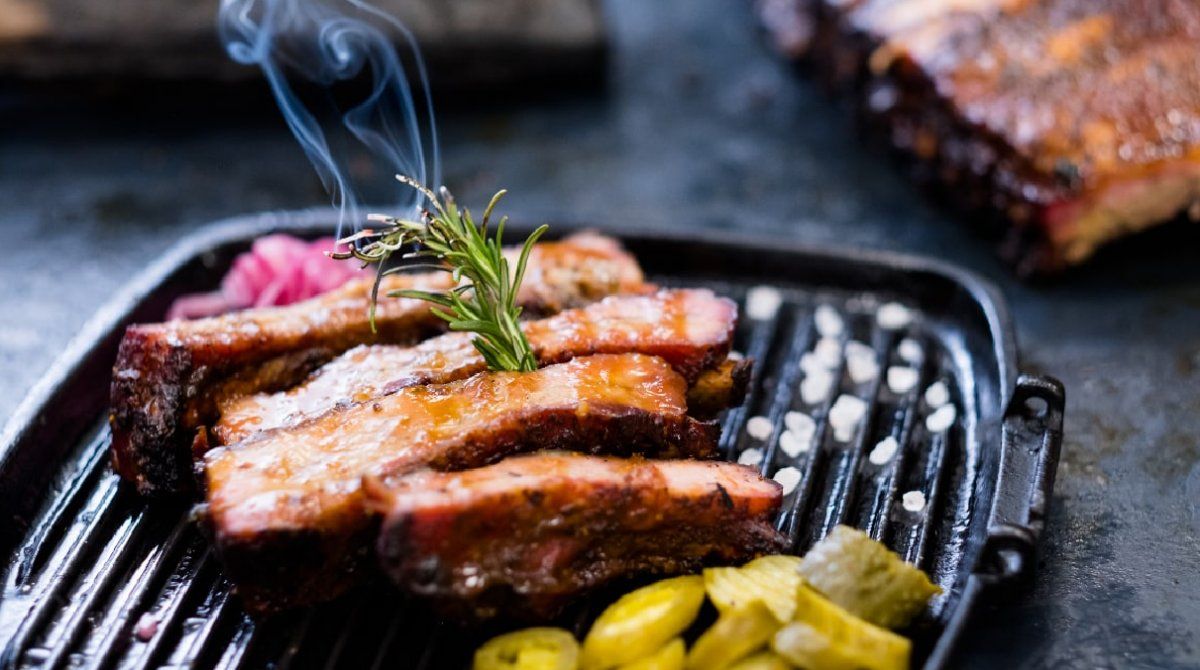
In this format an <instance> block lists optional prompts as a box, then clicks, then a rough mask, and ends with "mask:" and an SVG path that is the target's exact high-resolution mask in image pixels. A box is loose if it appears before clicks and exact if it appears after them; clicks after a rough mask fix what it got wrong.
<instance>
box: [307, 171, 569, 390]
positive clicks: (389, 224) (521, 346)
mask: <svg viewBox="0 0 1200 670" xmlns="http://www.w3.org/2000/svg"><path fill="white" fill-rule="evenodd" d="M396 179H398V180H400V181H401V182H402V183H404V184H407V185H409V186H411V187H413V188H415V189H417V190H418V191H419V192H420V193H421V194H422V195H424V196H425V197H426V198H427V199H428V200H429V202H430V203H431V205H432V207H433V209H432V211H431V210H429V209H426V210H424V211H423V212H422V215H423V216H422V218H423V220H422V221H412V220H409V219H403V218H397V217H391V216H386V215H383V214H372V215H370V216H369V217H368V218H369V219H370V220H371V221H377V222H380V223H383V224H385V227H383V228H381V229H379V230H373V229H368V230H363V231H361V232H359V233H357V234H354V235H351V236H349V237H346V238H344V239H342V240H339V241H338V246H339V247H340V246H342V245H346V246H347V247H348V250H347V251H335V252H332V253H330V256H332V257H333V258H336V259H339V260H346V259H350V258H356V259H358V260H360V261H362V262H363V267H366V266H367V265H371V264H375V265H377V266H378V267H379V271H378V272H377V273H376V275H375V285H374V286H373V287H372V288H371V307H370V320H371V330H372V331H374V330H375V306H376V302H377V299H378V293H379V285H380V282H382V281H383V277H384V276H385V275H389V274H394V273H398V272H406V271H408V270H412V269H414V268H433V269H438V270H445V271H447V272H449V273H451V276H452V277H453V279H454V282H455V287H454V288H452V289H450V290H448V291H445V292H432V291H422V290H417V289H403V290H398V291H392V292H390V293H388V296H389V297H393V298H416V299H418V300H426V301H428V302H431V303H434V305H436V306H435V307H433V308H431V311H432V312H433V313H434V314H435V315H436V316H437V317H438V318H441V319H443V320H445V321H446V322H447V323H448V324H449V325H450V330H456V331H466V332H472V333H475V338H474V339H473V340H472V343H473V344H474V345H475V349H476V350H478V351H479V353H480V354H481V355H482V356H483V359H484V361H486V362H487V366H488V368H489V369H491V370H510V371H514V372H531V371H533V370H536V369H537V359H536V358H535V357H534V355H533V351H532V350H531V349H530V347H529V340H527V339H525V333H524V332H523V331H522V330H521V327H520V324H519V322H518V319H519V318H520V316H521V308H520V306H518V305H517V290H518V289H519V288H520V286H521V280H522V278H523V277H524V275H525V264H526V262H527V261H528V260H529V252H530V250H532V249H533V245H534V243H535V242H537V240H538V238H540V237H541V236H542V234H543V233H545V232H546V228H547V226H544V225H543V226H541V227H540V228H538V229H537V230H535V231H533V234H531V235H530V236H529V237H528V238H526V240H525V243H524V245H522V247H521V253H520V255H519V256H518V259H517V266H516V271H515V272H512V273H511V274H510V273H509V269H508V268H509V265H508V259H507V258H505V256H504V250H503V247H502V238H503V236H504V224H505V223H506V222H507V221H508V217H507V216H506V217H502V218H501V219H500V223H499V224H498V225H497V226H496V231H495V235H494V236H492V235H489V232H490V231H489V230H488V220H489V219H490V217H491V215H492V210H493V209H494V208H495V207H496V203H497V202H499V201H500V198H502V197H504V194H505V193H506V191H504V190H501V191H498V192H497V193H496V194H495V195H493V196H492V199H491V201H490V202H489V203H488V206H487V209H485V210H484V211H483V219H482V221H481V222H480V223H479V224H478V225H476V224H475V222H474V220H473V219H472V218H471V212H470V210H468V209H466V208H465V207H464V208H462V209H459V208H458V205H457V204H456V203H455V201H454V197H453V196H451V195H450V191H448V190H446V188H445V187H442V188H441V189H439V192H438V193H437V194H435V193H434V192H433V191H432V190H430V189H429V188H428V187H426V186H425V185H423V184H421V183H419V182H417V181H415V180H413V179H410V178H408V177H405V176H403V175H396ZM439 196H440V197H439ZM411 245H416V246H417V248H416V250H415V251H408V252H404V253H403V254H402V255H401V256H400V258H401V259H414V258H431V259H436V260H437V261H439V262H436V263H418V264H411V263H410V264H405V265H402V266H398V267H391V268H385V267H384V265H386V263H387V261H388V260H390V259H391V257H392V254H394V253H396V252H400V251H402V250H403V249H404V248H405V247H409V246H411Z"/></svg>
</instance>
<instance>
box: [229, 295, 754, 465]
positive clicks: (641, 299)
mask: <svg viewBox="0 0 1200 670" xmlns="http://www.w3.org/2000/svg"><path fill="white" fill-rule="evenodd" d="M736 320H737V306H736V305H735V304H734V303H733V302H731V301H729V300H726V299H724V298H718V297H717V296H715V295H713V294H712V292H711V291H708V290H673V291H660V292H658V293H656V294H654V295H649V296H614V297H609V298H606V299H604V300H602V301H601V302H598V303H595V304H593V305H589V306H587V307H584V308H581V309H574V310H568V311H566V312H563V313H561V314H559V315H557V316H554V317H551V318H548V319H543V320H539V321H531V322H527V323H526V324H525V326H524V329H525V333H526V336H527V337H528V338H529V343H530V345H531V346H532V347H533V350H534V352H535V354H536V355H537V357H538V360H539V362H540V363H541V364H542V365H549V364H553V363H558V362H562V361H566V360H570V359H572V358H575V357H577V356H586V355H590V354H596V353H626V352H634V353H644V354H650V355H656V356H661V357H662V358H664V359H665V360H666V361H667V362H668V363H670V364H671V365H672V366H673V367H674V368H675V369H676V370H677V371H678V372H680V373H681V374H683V375H684V376H685V378H686V379H688V381H694V380H695V378H696V377H697V376H698V375H699V373H700V372H701V371H702V370H704V369H706V368H708V367H710V366H711V365H712V364H714V363H715V362H716V361H719V360H721V359H723V358H724V356H725V355H726V354H727V353H728V352H729V348H730V345H731V343H732V338H733V330H734V327H735V325H736ZM472 337H473V336H472V335H470V334H468V333H448V334H446V335H442V336H439V337H435V338H433V339H430V340H426V341H425V342H422V343H421V344H419V345H416V346H413V347H397V346H386V345H376V346H364V347H359V348H356V349H353V350H351V351H349V352H347V353H345V354H343V355H342V356H340V357H338V358H337V359H334V360H333V361H331V362H330V363H328V364H327V365H325V366H323V367H322V368H321V369H319V370H318V371H317V372H316V373H315V374H314V376H313V378H312V379H310V380H309V381H308V382H305V383H304V384H301V385H300V386H298V387H295V388H293V389H291V390H289V391H286V392H281V393H274V394H257V395H252V396H244V397H239V398H236V399H234V400H232V401H231V402H227V403H224V404H223V406H221V407H220V412H221V419H220V420H219V421H218V422H217V424H216V426H215V427H214V431H215V433H216V435H217V436H218V438H219V440H220V441H221V442H222V443H224V444H233V443H236V442H239V441H241V440H243V439H246V438H247V437H249V436H250V435H252V434H254V433H255V432H258V431H263V430H271V429H275V428H279V427H282V426H289V425H297V424H299V423H301V422H303V421H305V420H310V419H312V418H314V417H317V416H320V415H321V414H324V413H326V412H329V411H331V410H333V409H335V408H338V407H346V406H350V405H355V404H361V403H364V402H368V401H370V400H373V399H375V398H379V397H381V396H384V395H387V394H390V393H394V392H395V391H397V390H399V389H401V388H405V387H409V386H416V385H419V384H430V383H445V382H448V381H454V380H457V379H462V378H465V377H467V376H470V375H472V374H475V373H477V372H480V371H482V370H484V369H485V364H484V361H483V358H482V357H481V356H480V355H479V353H478V352H477V351H476V350H475V348H474V346H472V344H471V339H472Z"/></svg>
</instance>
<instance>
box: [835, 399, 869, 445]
mask: <svg viewBox="0 0 1200 670" xmlns="http://www.w3.org/2000/svg"><path fill="white" fill-rule="evenodd" d="M866 412H867V403H866V401H864V400H862V399H861V398H856V397H854V396H851V395H844V394H843V395H840V396H838V399H837V400H835V401H834V403H833V407H830V408H829V425H830V426H831V427H832V428H833V436H834V438H835V439H837V440H838V441H839V442H849V441H850V438H851V437H853V436H854V430H855V429H856V428H858V424H859V422H860V421H862V418H863V415H864V414H866Z"/></svg>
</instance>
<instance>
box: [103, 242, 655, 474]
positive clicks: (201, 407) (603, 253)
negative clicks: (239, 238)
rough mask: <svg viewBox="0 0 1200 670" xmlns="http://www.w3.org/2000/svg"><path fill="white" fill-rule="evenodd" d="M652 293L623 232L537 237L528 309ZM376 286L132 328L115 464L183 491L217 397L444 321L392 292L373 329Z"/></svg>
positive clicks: (417, 283)
mask: <svg viewBox="0 0 1200 670" xmlns="http://www.w3.org/2000/svg"><path fill="white" fill-rule="evenodd" d="M449 282H450V278H449V275H448V274H447V273H429V274H418V275H392V276H389V277H387V278H386V279H385V282H384V286H383V290H384V291H388V290H393V289H397V288H401V287H420V288H429V289H445V288H447V287H448V286H449V285H450V284H449ZM648 290H650V287H649V286H648V285H647V284H645V283H644V281H643V277H642V273H641V270H640V269H639V268H638V265H637V261H636V260H634V259H633V258H632V257H631V256H630V255H629V254H627V253H626V252H625V251H624V250H622V249H621V248H620V246H619V245H618V244H617V243H616V242H615V241H613V240H611V239H609V238H605V237H600V236H597V235H594V234H586V233H585V234H581V235H576V236H574V237H571V238H569V239H567V240H565V241H563V242H557V243H555V242H549V243H544V244H539V245H537V246H535V247H534V250H533V252H532V254H531V255H530V258H529V265H528V267H527V270H526V274H525V280H524V282H523V283H522V285H521V292H520V295H519V296H518V300H519V302H520V303H521V305H522V306H523V307H524V308H525V310H526V312H527V313H530V314H539V313H541V314H549V313H556V312H558V311H560V310H562V309H566V308H570V307H577V306H581V305H584V304H587V303H590V302H593V301H595V300H597V299H599V298H602V297H604V296H606V295H611V294H617V293H643V292H646V291H648ZM369 294H370V280H360V281H355V282H351V283H350V284H347V285H346V286H344V287H342V288H341V289H338V290H336V291H332V292H330V293H328V294H325V295H323V296H320V297H317V298H314V299H312V300H308V301H305V302H301V303H297V304H295V305H290V306H287V307H273V308H263V309H250V310H245V311H241V312H236V313H233V314H228V315H225V316H221V317H215V318H210V319H199V320H196V321H173V322H169V323H158V324H141V325H133V326H130V327H129V328H128V329H127V330H126V331H125V337H124V339H123V340H122V341H121V346H120V350H119V352H118V354H117V362H116V365H115V367H114V370H113V381H112V415H111V418H110V424H111V426H112V439H113V467H114V469H115V470H116V471H117V472H118V473H120V474H121V476H123V477H124V478H125V479H127V480H129V481H132V482H134V483H135V484H136V485H137V488H138V490H139V491H141V492H142V493H147V494H161V493H173V492H177V491H181V490H185V489H187V488H189V487H190V485H191V482H192V476H191V470H192V456H191V445H192V440H193V436H194V434H195V431H196V429H198V428H201V427H202V426H205V425H207V424H208V423H210V422H211V421H212V420H214V419H215V418H216V414H215V411H216V406H217V405H218V404H219V403H222V402H228V399H229V398H234V397H238V396H241V395H246V394H249V393H259V392H264V391H275V390H280V389H283V388H286V387H288V386H290V385H292V384H295V383H297V382H299V381H300V380H301V379H303V377H304V376H305V375H306V374H308V373H309V372H310V371H311V370H312V369H314V368H315V367H316V366H318V365H320V364H321V363H323V362H325V361H327V360H329V359H330V358H332V357H333V356H336V355H337V354H339V353H341V352H343V351H345V350H347V349H350V348H351V347H354V346H356V345H360V344H364V343H371V342H389V343H412V342H415V341H417V340H419V339H421V338H422V337H425V336H428V335H430V334H432V333H434V332H437V331H439V330H441V329H442V326H443V323H442V322H441V321H440V320H439V319H437V318H436V317H434V316H433V315H432V314H431V313H430V311H429V303H426V302H422V301H418V300H409V299H392V298H386V299H381V300H380V302H379V308H378V312H377V314H376V324H377V326H378V333H377V334H373V333H372V332H371V327H370V324H369V322H368V320H367V305H368V301H369ZM381 294H382V292H381Z"/></svg>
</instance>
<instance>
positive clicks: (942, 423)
mask: <svg viewBox="0 0 1200 670" xmlns="http://www.w3.org/2000/svg"><path fill="white" fill-rule="evenodd" d="M956 418H958V410H956V409H954V405H942V406H941V407H939V408H937V409H936V410H934V411H933V414H930V415H929V416H927V417H925V428H927V429H928V430H929V432H931V433H942V432H945V431H947V430H949V429H950V426H953V425H954V419H956Z"/></svg>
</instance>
